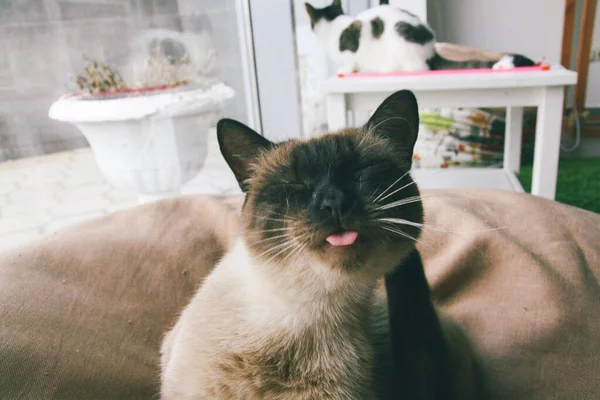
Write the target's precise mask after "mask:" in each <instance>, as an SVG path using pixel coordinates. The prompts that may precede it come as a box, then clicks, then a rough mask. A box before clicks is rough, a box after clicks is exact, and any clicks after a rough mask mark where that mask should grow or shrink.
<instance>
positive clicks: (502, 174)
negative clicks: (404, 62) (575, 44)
mask: <svg viewBox="0 0 600 400" xmlns="http://www.w3.org/2000/svg"><path fill="white" fill-rule="evenodd" d="M576 82H577V73H575V72H573V71H569V70H566V69H564V68H562V67H560V66H558V67H553V68H552V69H550V70H549V71H525V72H523V71H519V72H485V73H481V72H479V73H474V74H467V73H464V74H451V75H427V76H424V75H415V76H402V77H398V76H394V77H384V76H382V77H368V78H367V77H345V78H338V77H333V78H330V79H329V80H327V81H326V82H324V84H323V90H324V92H325V93H326V96H327V119H328V122H329V129H330V130H335V129H340V128H343V127H347V126H359V125H360V124H362V123H364V122H366V121H367V119H368V117H369V115H370V114H371V113H372V112H373V111H374V110H375V109H376V108H377V106H378V105H379V104H381V102H382V101H383V100H384V99H385V98H386V97H387V96H389V95H390V94H391V93H393V92H395V91H397V90H401V89H409V90H411V91H413V92H414V93H415V95H416V96H417V100H418V102H419V107H420V108H435V107H506V108H507V116H506V133H505V135H506V138H505V145H504V168H502V169H498V168H455V169H448V170H445V171H444V173H440V174H436V171H438V170H436V169H416V170H414V172H413V176H414V177H415V180H416V181H417V183H419V184H420V186H421V187H423V188H439V187H461V186H462V187H486V188H495V189H505V190H517V191H523V188H522V187H521V185H520V183H519V181H518V179H517V178H516V175H515V174H516V173H518V172H519V167H520V160H521V138H522V133H523V107H529V106H534V107H538V113H537V128H536V137H535V153H534V162H533V182H532V188H531V192H532V194H535V195H538V196H542V197H546V198H549V199H554V195H555V192H556V178H557V172H558V158H559V152H560V138H561V126H562V114H563V101H564V88H565V87H566V86H568V85H574V84H575V83H576Z"/></svg>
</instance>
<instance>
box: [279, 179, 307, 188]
mask: <svg viewBox="0 0 600 400" xmlns="http://www.w3.org/2000/svg"><path fill="white" fill-rule="evenodd" d="M279 186H281V187H284V188H289V189H294V190H309V189H310V186H309V185H308V184H307V183H304V182H298V181H286V180H282V181H281V183H280V184H279Z"/></svg>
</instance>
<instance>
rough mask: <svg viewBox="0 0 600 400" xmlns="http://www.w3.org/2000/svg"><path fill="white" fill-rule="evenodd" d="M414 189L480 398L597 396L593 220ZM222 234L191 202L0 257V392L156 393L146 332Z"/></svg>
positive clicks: (516, 198)
mask: <svg viewBox="0 0 600 400" xmlns="http://www.w3.org/2000/svg"><path fill="white" fill-rule="evenodd" d="M424 196H425V199H424V201H425V209H426V217H427V223H428V224H429V225H430V226H433V227H435V228H436V229H438V228H441V229H445V230H452V231H456V232H457V233H443V232H436V231H433V230H428V231H427V232H426V233H425V234H424V236H423V238H422V240H423V242H424V243H426V245H427V246H422V247H421V251H422V254H423V258H424V263H425V266H426V271H427V276H428V278H429V279H430V282H431V285H432V290H433V294H434V296H435V298H437V299H438V300H439V303H440V306H441V309H442V310H443V311H444V312H446V313H448V314H450V315H451V316H452V317H453V318H455V319H456V320H457V321H458V322H460V323H461V324H462V325H463V326H464V327H465V329H466V330H467V332H468V334H469V335H470V337H471V338H472V340H473V344H474V347H475V348H476V350H477V352H478V353H479V354H480V355H481V357H482V362H483V367H484V377H485V380H486V382H487V384H488V391H489V393H490V395H489V398H492V399H549V398H555V399H573V400H577V399H591V398H597V397H598V394H599V393H600V380H599V379H598V376H599V374H600V284H599V281H600V244H599V243H598V238H599V237H600V235H599V234H600V216H599V215H597V214H593V213H589V212H586V211H582V210H579V209H575V208H572V207H568V206H565V205H561V204H558V203H555V202H551V201H548V200H544V199H540V198H536V197H532V196H529V195H524V194H514V193H508V192H491V191H476V190H469V191H465V190H462V191H441V192H424ZM227 200H228V201H230V202H232V203H233V204H235V205H236V207H239V205H240V204H241V198H240V197H233V198H228V199H227ZM494 227H504V228H503V229H502V230H498V231H487V232H481V231H483V230H487V229H489V228H494ZM236 231H237V221H236V218H235V216H234V214H233V213H232V212H231V211H230V209H228V208H227V207H225V206H223V205H222V204H218V203H216V202H214V201H212V200H211V199H209V198H207V197H205V196H196V197H189V198H181V199H176V200H169V201H164V202H160V203H157V204H151V205H145V206H142V207H138V208H135V209H132V210H128V211H124V212H120V213H116V214H113V215H110V216H107V217H104V218H100V219H98V220H95V221H91V222H88V223H85V224H82V225H80V226H77V227H73V228H70V229H67V230H65V231H63V232H62V233H59V234H56V235H55V236H53V237H50V238H47V239H45V240H43V241H41V242H38V243H36V244H33V245H30V246H28V247H24V248H21V249H18V250H14V251H11V252H9V253H7V254H4V255H2V256H0V398H2V399H4V398H6V399H16V398H19V399H83V398H85V399H149V398H155V397H153V396H156V395H157V388H158V367H157V365H158V347H159V343H160V340H161V335H162V333H163V332H164V331H166V330H167V329H168V328H169V326H170V325H171V324H172V323H173V322H174V320H175V319H176V317H177V312H178V310H179V309H181V307H183V306H184V305H185V304H186V302H187V301H188V299H189V298H190V296H191V295H192V294H193V291H194V289H195V287H196V286H197V285H198V284H199V283H200V282H201V280H202V278H203V276H205V275H206V273H207V272H208V271H209V270H210V269H211V268H212V267H213V265H214V263H215V262H216V260H217V259H218V258H219V256H220V255H221V254H222V252H223V250H224V249H225V248H226V247H227V246H228V244H229V243H230V242H231V238H232V237H233V236H234V235H235V232H236ZM475 247H476V248H477V249H478V250H477V249H475ZM481 253H483V254H481Z"/></svg>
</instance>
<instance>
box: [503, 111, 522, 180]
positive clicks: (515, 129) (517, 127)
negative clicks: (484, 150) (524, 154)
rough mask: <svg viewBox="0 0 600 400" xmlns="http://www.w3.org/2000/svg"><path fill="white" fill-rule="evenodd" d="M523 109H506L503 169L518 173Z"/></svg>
mask: <svg viewBox="0 0 600 400" xmlns="http://www.w3.org/2000/svg"><path fill="white" fill-rule="evenodd" d="M522 139H523V107H507V109H506V129H505V134H504V169H505V170H508V171H511V172H514V173H518V172H519V170H520V169H521V144H522Z"/></svg>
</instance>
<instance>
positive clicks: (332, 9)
mask: <svg viewBox="0 0 600 400" xmlns="http://www.w3.org/2000/svg"><path fill="white" fill-rule="evenodd" d="M304 6H305V7H306V12H307V13H308V16H309V17H310V26H311V27H313V28H314V27H315V25H316V24H318V23H319V21H321V20H323V19H324V20H326V21H330V22H331V21H333V20H334V19H336V18H337V17H339V16H340V15H343V14H344V10H343V9H342V2H341V0H334V1H333V3H332V4H331V5H329V6H327V7H324V8H315V7H313V6H312V5H311V4H310V3H304Z"/></svg>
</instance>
